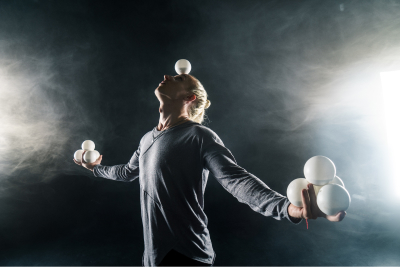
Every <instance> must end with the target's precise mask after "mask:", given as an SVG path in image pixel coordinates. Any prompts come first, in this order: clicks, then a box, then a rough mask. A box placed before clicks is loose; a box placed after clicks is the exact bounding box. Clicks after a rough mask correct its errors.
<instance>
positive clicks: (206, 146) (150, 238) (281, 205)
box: [74, 74, 346, 266]
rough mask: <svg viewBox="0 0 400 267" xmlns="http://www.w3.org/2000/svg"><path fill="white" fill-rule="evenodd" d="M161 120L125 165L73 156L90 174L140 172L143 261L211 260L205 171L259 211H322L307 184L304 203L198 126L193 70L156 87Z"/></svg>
mask: <svg viewBox="0 0 400 267" xmlns="http://www.w3.org/2000/svg"><path fill="white" fill-rule="evenodd" d="M155 95H156V96H157V98H158V100H159V102H160V107H159V112H160V119H159V122H158V125H157V126H156V127H154V129H153V130H151V131H149V132H147V133H146V134H145V135H144V136H143V137H142V139H141V140H140V143H139V147H138V149H137V150H136V151H135V152H134V154H133V156H132V158H131V159H130V161H129V162H128V163H127V164H121V165H115V166H103V165H101V161H102V159H103V155H101V156H100V157H99V158H98V159H97V160H96V161H95V162H94V163H87V162H85V161H84V160H82V162H77V161H75V160H74V161H75V163H76V164H78V165H81V166H83V167H85V168H87V169H89V170H91V171H93V174H94V176H96V177H103V178H107V179H112V180H115V181H123V182H131V181H133V180H136V179H137V178H139V184H140V189H141V190H140V201H141V215H142V222H143V234H144V245H145V249H144V253H143V258H142V264H143V265H144V266H164V265H165V266H167V265H168V266H172V265H173V266H202V265H203V266H211V265H213V264H214V261H215V257H216V253H215V252H214V250H213V247H212V244H211V239H210V233H209V231H208V229H207V225H208V219H207V216H206V214H205V213H204V190H205V187H206V183H207V180H208V175H209V173H210V172H211V173H212V174H213V176H214V177H215V178H216V179H217V181H218V182H219V183H220V184H221V185H222V186H223V188H225V189H226V190H227V191H228V192H229V193H231V194H232V195H233V196H234V197H236V198H237V199H238V201H239V202H242V203H245V204H247V205H249V206H250V208H251V209H253V210H254V211H256V212H259V213H260V214H262V215H264V216H271V217H272V218H274V219H276V220H281V219H284V218H285V219H288V220H289V221H290V222H291V223H293V224H299V223H300V222H301V221H302V220H303V219H317V217H324V218H326V219H328V220H330V221H341V220H343V218H344V216H345V214H346V213H345V212H343V211H342V212H339V213H338V214H337V215H335V216H327V215H325V214H324V213H322V212H321V211H320V210H319V208H318V206H317V204H316V197H315V192H314V189H313V186H312V184H309V187H308V189H304V190H303V192H302V198H303V207H302V208H299V207H296V206H294V205H293V204H291V203H290V202H289V200H288V199H287V197H285V196H283V195H281V194H279V193H277V192H275V191H273V190H271V189H270V188H269V187H268V186H267V185H266V184H265V183H264V182H262V181H261V180H260V179H259V178H258V177H256V176H254V175H253V174H251V173H249V172H247V171H246V170H245V169H244V168H242V167H240V166H239V165H238V164H237V162H236V160H235V158H234V157H233V155H232V153H231V152H230V150H229V149H228V148H226V147H225V145H224V143H223V142H222V140H221V139H220V138H219V136H218V135H217V134H216V133H215V132H214V131H212V130H211V129H210V128H208V127H206V126H204V125H202V123H203V121H204V116H205V109H207V108H208V107H209V106H210V104H211V102H210V100H208V99H207V93H206V91H205V89H204V87H203V85H202V84H201V83H200V81H199V80H198V79H197V78H195V77H194V76H192V75H188V74H180V75H176V76H174V77H173V76H169V75H165V76H164V80H163V81H162V82H161V83H160V84H159V86H158V87H157V88H156V89H155Z"/></svg>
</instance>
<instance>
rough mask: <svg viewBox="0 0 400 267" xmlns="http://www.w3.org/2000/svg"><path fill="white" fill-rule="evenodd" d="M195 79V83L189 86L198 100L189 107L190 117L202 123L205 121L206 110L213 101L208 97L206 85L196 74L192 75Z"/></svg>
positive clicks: (189, 89)
mask: <svg viewBox="0 0 400 267" xmlns="http://www.w3.org/2000/svg"><path fill="white" fill-rule="evenodd" d="M190 76H191V77H192V78H193V79H192V80H193V85H192V86H190V87H189V88H188V91H189V92H191V93H192V94H194V95H195V96H196V100H195V101H193V103H192V104H191V105H190V106H189V108H188V114H189V119H190V120H192V121H194V122H197V123H200V124H202V123H203V122H204V118H205V117H206V118H207V116H206V115H205V110H206V109H208V108H209V107H210V105H211V101H210V100H208V99H207V97H208V95H207V92H206V90H205V89H204V86H203V85H202V84H201V82H200V81H199V80H198V79H197V78H196V77H194V76H192V75H190Z"/></svg>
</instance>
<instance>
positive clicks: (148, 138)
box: [140, 130, 153, 145]
mask: <svg viewBox="0 0 400 267" xmlns="http://www.w3.org/2000/svg"><path fill="white" fill-rule="evenodd" d="M152 133H153V130H151V131H148V132H147V133H145V134H144V135H143V137H142V139H140V145H143V144H144V143H146V142H147V141H150V142H151V140H152V136H153V134H152Z"/></svg>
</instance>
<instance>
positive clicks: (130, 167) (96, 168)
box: [74, 145, 140, 182]
mask: <svg viewBox="0 0 400 267" xmlns="http://www.w3.org/2000/svg"><path fill="white" fill-rule="evenodd" d="M84 153H85V152H84ZM139 155H140V145H139V148H138V149H137V150H136V151H135V153H134V154H133V156H132V158H131V159H130V161H129V162H128V163H127V164H120V165H115V166H103V165H101V164H100V163H101V160H102V159H103V155H101V156H100V157H99V158H98V159H97V160H96V161H95V162H93V163H88V162H85V160H84V159H83V155H82V162H78V161H76V160H75V159H74V162H75V163H76V164H78V165H80V166H82V167H84V168H86V169H88V170H90V171H92V172H93V174H94V176H96V177H102V178H106V179H111V180H114V181H122V182H132V181H133V180H135V179H137V178H138V177H139Z"/></svg>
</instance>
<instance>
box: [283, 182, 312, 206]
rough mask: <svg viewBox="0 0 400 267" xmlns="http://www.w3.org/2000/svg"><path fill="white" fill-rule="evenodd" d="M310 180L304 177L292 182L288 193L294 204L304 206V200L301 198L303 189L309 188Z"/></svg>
mask: <svg viewBox="0 0 400 267" xmlns="http://www.w3.org/2000/svg"><path fill="white" fill-rule="evenodd" d="M308 184H309V182H308V181H307V180H306V179H304V178H297V179H294V180H293V181H292V182H290V184H289V186H288V188H287V190H286V195H287V197H288V199H289V201H290V203H292V204H293V205H295V206H296V207H303V202H302V200H301V190H303V189H307V185H308Z"/></svg>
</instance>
